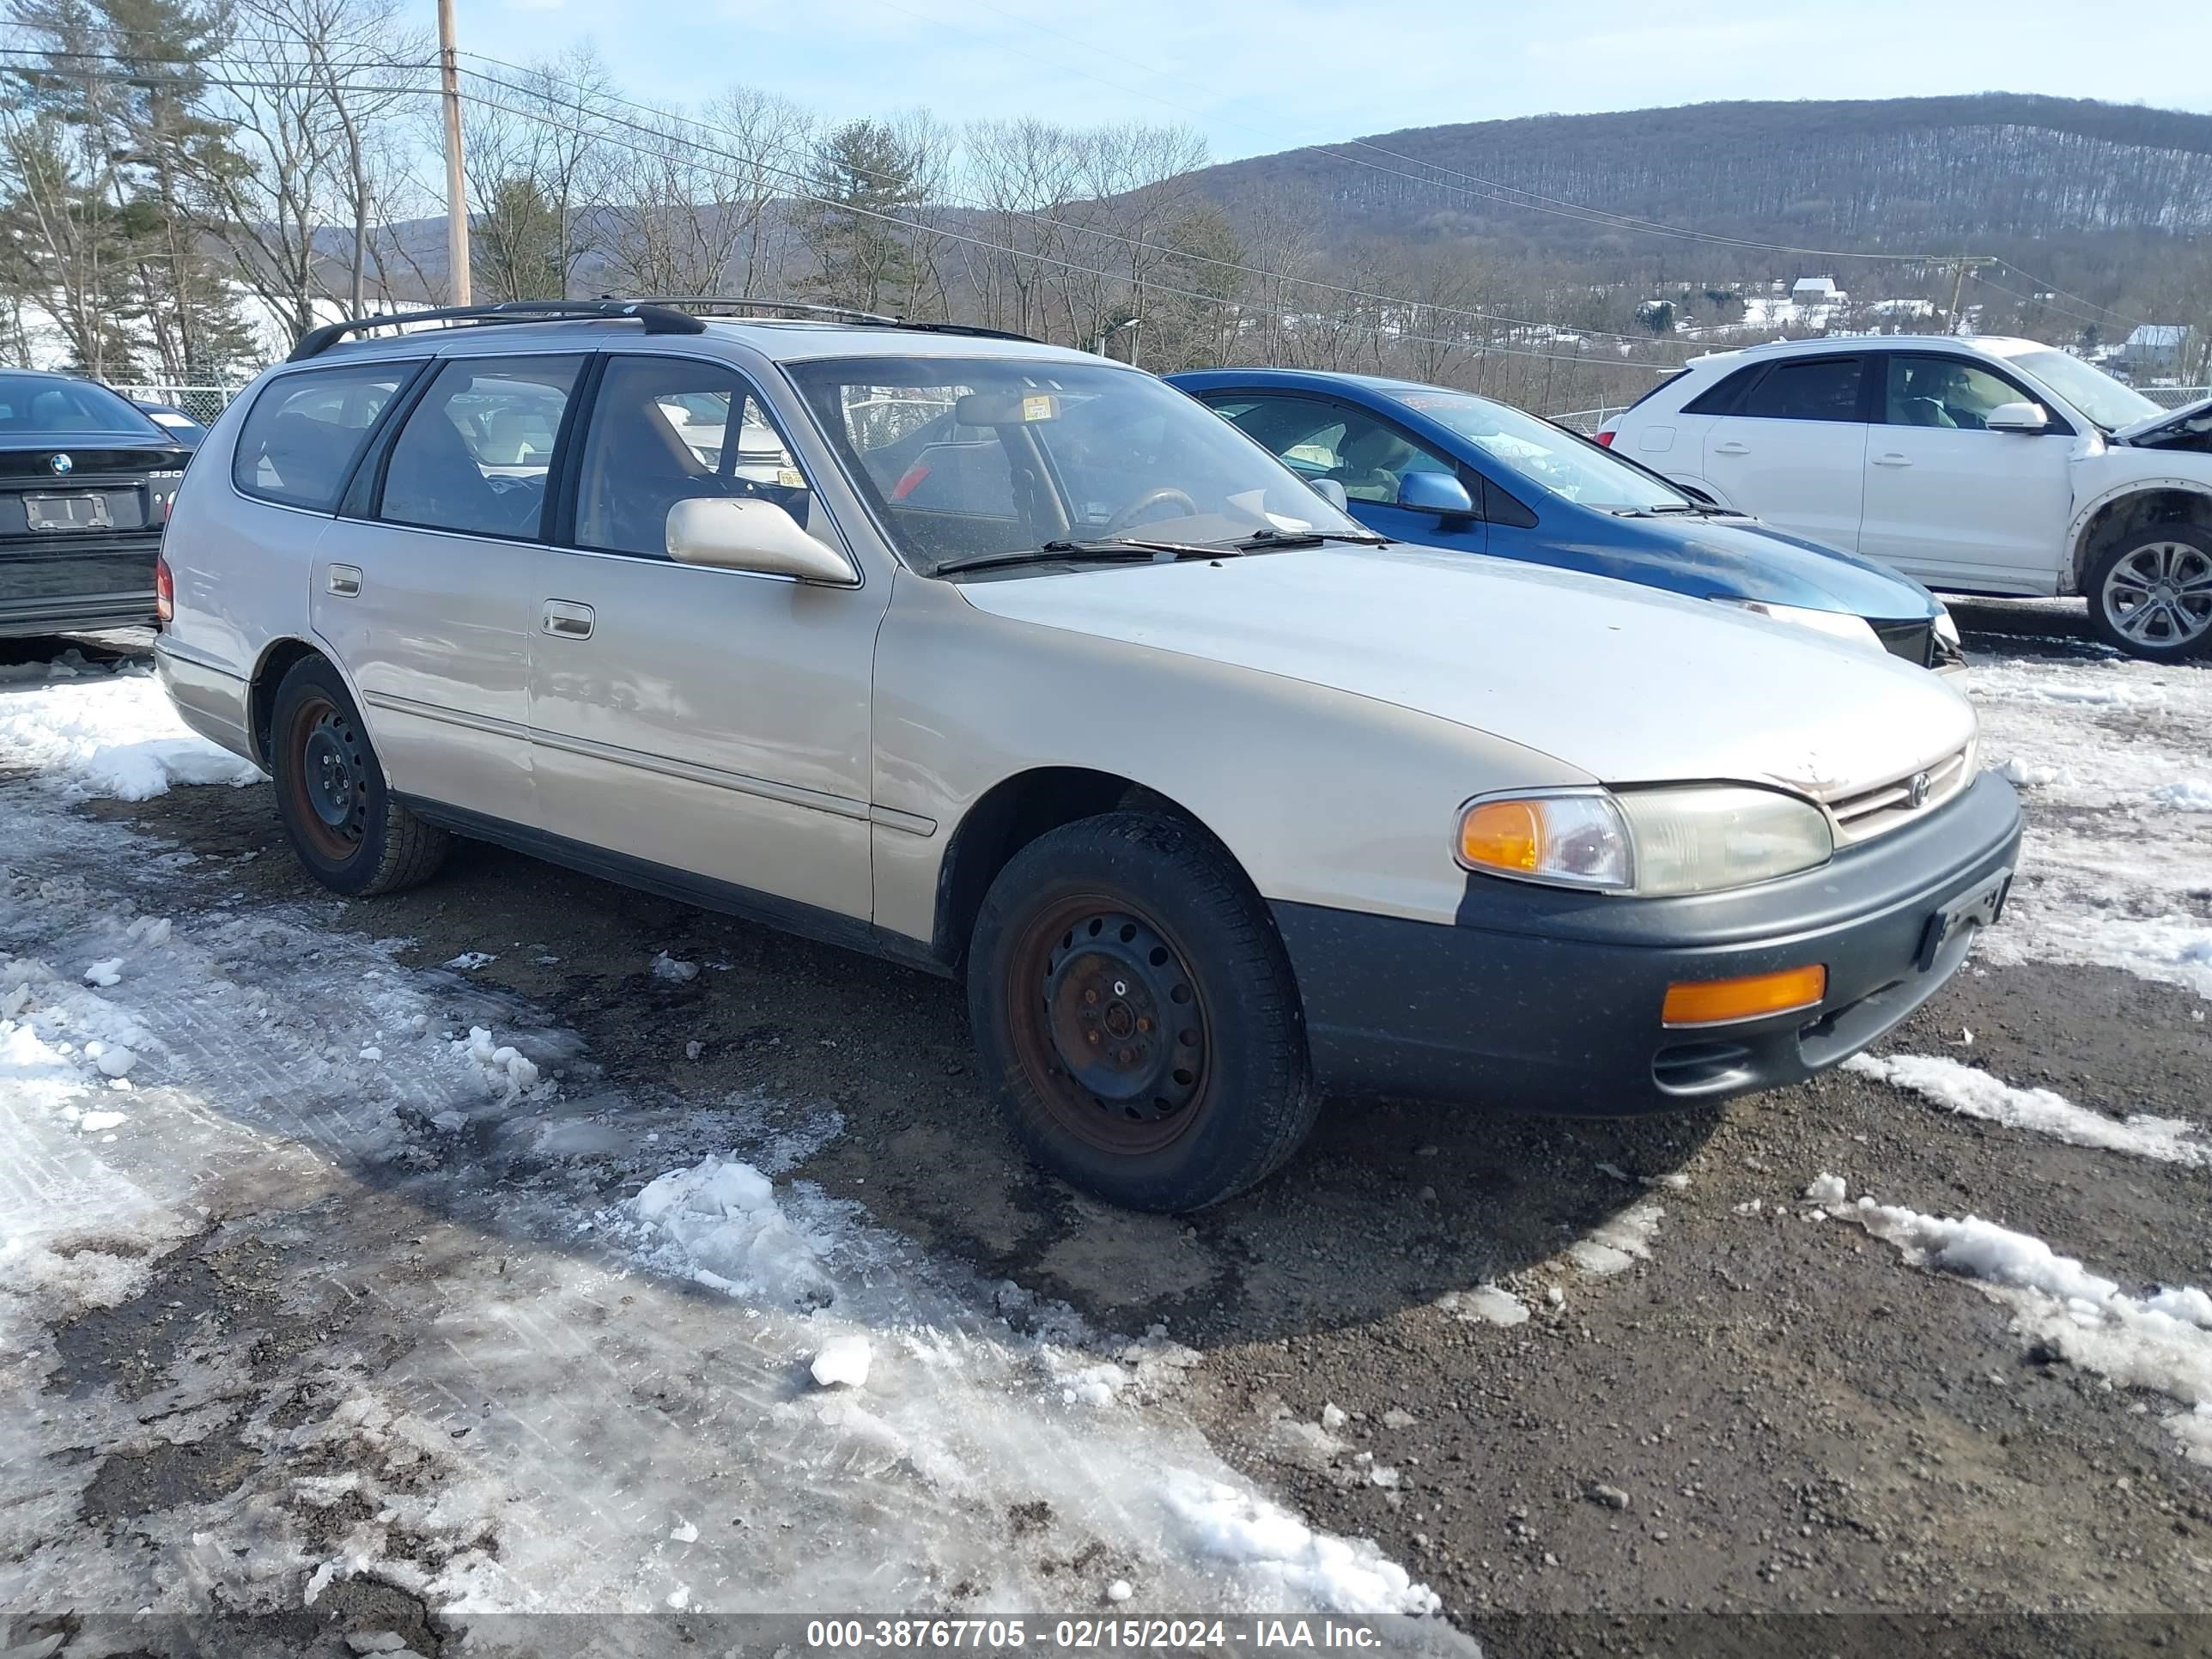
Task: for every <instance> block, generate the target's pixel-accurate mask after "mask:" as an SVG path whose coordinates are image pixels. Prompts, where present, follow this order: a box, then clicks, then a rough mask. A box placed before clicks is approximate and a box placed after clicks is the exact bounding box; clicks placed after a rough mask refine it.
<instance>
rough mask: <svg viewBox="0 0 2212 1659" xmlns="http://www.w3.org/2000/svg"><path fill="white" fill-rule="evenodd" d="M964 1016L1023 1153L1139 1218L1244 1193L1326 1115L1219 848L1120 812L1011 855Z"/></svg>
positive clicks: (1274, 946)
mask: <svg viewBox="0 0 2212 1659" xmlns="http://www.w3.org/2000/svg"><path fill="white" fill-rule="evenodd" d="M968 1007H969V1021H970V1024H972V1026H973V1027H974V1030H975V1046H976V1048H977V1051H978V1052H979V1054H981V1058H982V1064H983V1073H984V1075H985V1077H987V1078H988V1079H991V1080H992V1081H993V1083H994V1085H995V1086H996V1088H997V1089H998V1091H999V1094H1000V1099H1001V1101H1002V1103H1004V1105H1005V1107H1006V1112H1007V1115H1008V1116H1009V1118H1010V1119H1011V1120H1012V1125H1013V1128H1014V1133H1016V1134H1017V1135H1018V1137H1019V1138H1020V1139H1021V1141H1022V1143H1023V1145H1024V1146H1025V1147H1026V1148H1027V1149H1028V1151H1029V1152H1030V1156H1031V1157H1033V1158H1036V1161H1037V1162H1038V1163H1039V1164H1042V1165H1043V1166H1044V1167H1045V1168H1046V1169H1048V1170H1051V1171H1052V1172H1053V1173H1054V1175H1057V1176H1061V1177H1062V1178H1064V1179H1065V1180H1066V1181H1069V1182H1073V1184H1074V1185H1076V1186H1077V1187H1079V1188H1082V1189H1083V1190H1085V1192H1088V1193H1092V1194H1096V1195H1097V1196H1098V1197H1100V1198H1103V1199H1105V1200H1108V1201H1109V1203H1114V1204H1119V1205H1122V1206H1126V1207H1127V1208H1129V1209H1133V1210H1153V1211H1166V1212H1178V1211H1188V1210H1200V1209H1204V1208H1205V1207H1206V1206H1208V1205H1210V1204H1218V1203H1219V1202H1221V1201H1222V1200H1224V1199H1226V1198H1231V1197H1233V1196H1234V1195H1236V1194H1238V1193H1241V1192H1243V1190H1244V1189H1245V1188H1248V1187H1250V1186H1252V1185H1253V1184H1255V1182H1259V1181H1261V1180H1262V1179H1264V1178H1265V1177H1266V1176H1268V1175H1269V1174H1271V1173H1272V1172H1273V1170H1275V1169H1277V1168H1278V1167H1279V1165H1280V1164H1282V1163H1283V1162H1284V1160H1285V1159H1286V1158H1289V1157H1290V1156H1291V1153H1292V1152H1296V1151H1297V1148H1298V1146H1300V1144H1301V1143H1303V1142H1304V1139H1305V1138H1306V1136H1307V1135H1308V1133H1310V1132H1311V1130H1312V1128H1313V1125H1314V1119H1315V1116H1316V1114H1317V1113H1318V1111H1319V1109H1320V1096H1319V1094H1318V1093H1317V1092H1316V1090H1315V1088H1314V1085H1313V1076H1312V1067H1311V1064H1310V1060H1309V1059H1308V1056H1307V1051H1306V1036H1305V1021H1304V1014H1303V1012H1302V1011H1301V1009H1300V1006H1299V1002H1298V994H1297V982H1296V981H1295V980H1294V979H1293V977H1292V975H1291V964H1290V959H1289V957H1287V956H1285V953H1284V951H1283V945H1282V940H1281V939H1279V937H1277V935H1276V933H1275V929H1274V926H1273V923H1272V922H1271V921H1269V920H1268V917H1267V911H1266V909H1265V908H1264V907H1263V906H1262V905H1261V902H1260V898H1259V896H1258V895H1257V894H1256V893H1255V892H1254V891H1253V890H1252V888H1251V885H1250V884H1249V882H1248V881H1247V880H1246V879H1245V878H1244V875H1243V872H1242V871H1240V870H1238V869H1237V866H1236V865H1235V864H1234V863H1233V862H1231V860H1230V858H1229V856H1228V855H1227V854H1225V852H1224V851H1223V850H1222V849H1221V848H1219V847H1218V845H1217V844H1216V843H1215V842H1212V840H1211V839H1210V838H1208V837H1207V836H1206V835H1205V834H1204V833H1203V832H1201V831H1200V830H1199V829H1196V828H1195V827H1194V826H1192V825H1189V824H1187V823H1182V822H1180V821H1179V820H1177V819H1175V818H1171V817H1158V816H1154V815H1152V814H1150V813H1145V812H1111V813H1108V814H1105V815H1104V816H1103V817H1094V818H1085V819H1083V820H1081V821H1080V822H1079V823H1071V824H1066V825H1064V826H1062V827H1061V828H1060V829H1054V830H1051V831H1049V832H1048V833H1047V834H1045V835H1043V836H1039V837H1038V838H1037V839H1036V841H1033V842H1030V844H1029V845H1028V846H1026V847H1024V848H1022V850H1021V851H1020V852H1018V853H1017V854H1015V855H1014V857H1013V858H1012V860H1009V861H1008V863H1007V865H1006V868H1005V869H1004V870H1002V871H1000V872H999V876H998V879H997V880H995V881H994V882H993V883H992V884H991V890H990V891H989V892H988V893H987V895H986V896H985V897H984V900H983V905H982V909H981V913H980V914H979V915H977V917H976V919H975V933H974V935H973V939H972V942H971V944H970V945H969V961H968ZM1079 1036H1080V1042H1079ZM1083 1043H1088V1044H1090V1045H1091V1046H1090V1047H1088V1048H1085V1047H1083V1046H1082V1044H1083ZM1071 1054H1078V1055H1079V1056H1080V1057H1079V1060H1077V1061H1075V1062H1074V1063H1073V1065H1071V1063H1070V1060H1069V1056H1070V1055H1071Z"/></svg>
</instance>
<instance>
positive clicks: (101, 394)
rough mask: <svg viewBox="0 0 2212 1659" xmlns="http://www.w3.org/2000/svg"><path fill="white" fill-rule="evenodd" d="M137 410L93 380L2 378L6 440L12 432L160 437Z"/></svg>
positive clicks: (1, 424)
mask: <svg viewBox="0 0 2212 1659" xmlns="http://www.w3.org/2000/svg"><path fill="white" fill-rule="evenodd" d="M158 430H159V428H155V426H154V424H153V422H150V421H149V420H148V419H147V418H146V417H145V416H143V415H142V414H140V413H139V412H138V410H137V408H136V407H134V406H133V405H132V404H130V403H127V402H126V401H125V400H124V399H123V398H120V397H118V396H117V395H116V394H115V393H114V392H110V391H109V390H108V389H107V388H106V386H95V385H94V384H93V383H92V382H91V381H90V380H47V379H46V378H45V377H44V376H43V375H37V374H0V436H4V435H7V434H9V433H27V434H45V433H56V434H60V433H71V432H117V433H121V432H127V433H129V434H131V435H132V436H133V437H143V436H144V435H146V434H147V433H149V432H157V431H158Z"/></svg>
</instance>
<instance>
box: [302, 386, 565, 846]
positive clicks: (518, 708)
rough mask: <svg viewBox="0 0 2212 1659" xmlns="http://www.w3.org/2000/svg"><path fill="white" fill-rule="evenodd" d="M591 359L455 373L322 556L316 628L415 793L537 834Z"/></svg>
mask: <svg viewBox="0 0 2212 1659" xmlns="http://www.w3.org/2000/svg"><path fill="white" fill-rule="evenodd" d="M585 362H586V357H585V356H581V355H579V354H577V353H574V352H573V351H571V352H568V353H558V352H545V353H536V354H530V353H517V354H514V355H513V356H499V357H456V358H450V359H447V361H446V362H443V363H442V364H441V365H440V366H439V368H438V369H437V371H436V373H435V374H434V375H432V376H430V377H428V384H427V385H426V386H424V387H423V388H422V392H421V394H420V396H419V397H418V398H416V401H415V403H414V404H413V405H412V407H410V408H409V409H407V410H404V412H402V413H401V415H400V416H399V418H398V422H397V424H396V428H395V429H394V430H393V431H392V433H391V434H390V435H389V436H388V437H387V438H386V441H384V442H383V443H382V444H381V445H380V451H379V453H378V455H377V456H376V457H375V458H374V460H373V461H372V463H371V464H370V465H365V466H363V467H362V469H361V471H360V472H359V473H358V474H356V477H355V478H354V480H353V483H352V485H351V486H350V488H349V489H348V492H347V496H346V502H345V507H344V509H343V511H342V513H341V514H340V516H339V518H338V520H337V522H336V523H335V524H333V525H332V526H331V528H330V530H329V532H327V533H326V534H325V536H324V537H323V538H322V540H321V542H320V543H319V544H318V546H317V548H316V550H315V556H314V558H313V566H312V569H313V575H312V581H313V588H312V590H311V592H310V595H309V602H310V605H311V609H312V614H313V620H314V627H315V631H316V632H317V633H318V634H319V635H320V636H321V637H322V638H323V640H324V641H325V642H326V643H327V644H328V645H329V646H330V647H331V649H332V650H333V651H334V652H335V653H337V659H338V660H339V661H340V662H341V663H342V664H343V665H344V667H345V669H346V671H347V672H348V673H349V675H350V676H351V678H352V679H353V682H354V685H355V688H356V691H357V692H358V694H359V696H360V697H361V700H362V705H363V707H362V714H363V716H364V717H365V718H366V719H367V720H368V726H369V730H370V732H371V734H372V736H373V737H374V740H375V743H376V749H377V754H378V756H379V757H380V759H381V760H382V761H383V763H384V768H385V771H386V774H387V775H389V776H390V778H391V780H392V787H393V789H395V790H396V791H398V793H402V794H408V795H416V796H419V797H422V798H423V799H428V800H432V801H436V802H439V803H441V805H446V806H448V807H457V808H459V809H460V810H461V811H463V812H465V813H473V814H477V815H479V816H481V817H486V818H490V819H495V820H498V821H500V822H501V823H514V824H523V825H532V824H534V823H536V822H537V808H536V804H535V797H534V791H533V789H532V781H531V775H530V745H529V740H528V737H527V730H526V721H527V719H528V714H529V708H528V701H529V677H530V650H531V644H532V637H533V629H535V627H536V625H537V620H538V608H539V607H538V599H539V598H540V597H541V596H539V595H538V593H537V592H536V591H535V590H536V588H537V586H538V573H539V570H540V568H541V564H542V559H543V555H544V546H543V541H542V537H543V534H544V522H545V500H546V481H547V479H548V477H550V472H551V468H552V461H553V454H554V451H555V448H556V444H557V441H558V439H559V435H560V434H561V430H562V422H563V420H564V417H565V416H566V413H567V409H568V401H569V397H570V394H571V392H573V390H574V386H575V384H576V381H577V379H578V376H579V375H580V373H581V370H582V368H583V365H584V363H585Z"/></svg>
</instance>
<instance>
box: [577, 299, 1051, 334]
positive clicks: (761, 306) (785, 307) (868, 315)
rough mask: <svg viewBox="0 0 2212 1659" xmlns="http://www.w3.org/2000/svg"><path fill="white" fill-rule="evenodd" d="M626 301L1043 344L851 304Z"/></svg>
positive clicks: (1000, 331) (972, 325)
mask: <svg viewBox="0 0 2212 1659" xmlns="http://www.w3.org/2000/svg"><path fill="white" fill-rule="evenodd" d="M600 297H601V298H602V299H605V300H610V301H612V300H616V299H618V298H620V297H621V296H619V295H612V294H607V295H601V296H600ZM624 303H626V304H629V305H640V306H665V307H669V308H670V309H671V310H673V309H677V308H694V307H708V306H712V307H716V308H717V309H720V310H725V311H770V312H795V313H798V314H799V317H800V318H801V319H814V318H819V319H822V320H823V321H824V322H837V323H865V324H866V325H869V326H871V327H873V328H911V329H916V330H919V331H922V332H925V333H930V334H964V335H968V336H970V337H974V338H975V339H979V340H1020V341H1022V342H1024V343H1026V344H1029V345H1042V343H1043V342H1042V341H1041V340H1038V339H1036V338H1035V337H1033V336H1030V335H1027V334H1016V333H1012V332H1011V331H1008V330H1006V329H1003V328H985V327H983V326H982V325H981V324H977V323H931V322H920V321H916V320H915V319H910V318H906V317H886V316H884V314H883V313H880V312H875V311H861V310H859V309H857V308H855V307H851V306H824V305H814V304H811V303H807V302H804V301H798V300H757V299H749V298H746V297H744V296H742V295H720V294H694V295H665V294H656V295H653V296H651V297H650V298H647V299H633V300H629V301H624Z"/></svg>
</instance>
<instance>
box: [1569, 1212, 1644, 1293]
mask: <svg viewBox="0 0 2212 1659" xmlns="http://www.w3.org/2000/svg"><path fill="white" fill-rule="evenodd" d="M1666 1213H1667V1212H1666V1211H1664V1210H1663V1209H1662V1208H1661V1207H1660V1206H1658V1205H1657V1204H1656V1203H1654V1202H1653V1201H1652V1200H1650V1199H1648V1198H1647V1199H1644V1200H1639V1201H1638V1202H1637V1203H1634V1204H1632V1205H1630V1206H1628V1207H1627V1208H1626V1209H1625V1210H1623V1211H1622V1212H1620V1214H1619V1215H1617V1216H1614V1217H1613V1218H1611V1219H1610V1220H1607V1222H1605V1223H1604V1224H1603V1225H1600V1226H1598V1227H1595V1228H1593V1229H1592V1230H1591V1231H1590V1232H1589V1234H1588V1236H1586V1237H1582V1238H1578V1239H1577V1240H1576V1241H1575V1242H1574V1243H1571V1244H1570V1245H1568V1246H1567V1260H1568V1261H1571V1262H1573V1263H1574V1264H1575V1266H1576V1267H1579V1268H1581V1269H1582V1270H1583V1272H1584V1273H1589V1275H1591V1276H1592V1277H1593V1278H1597V1279H1603V1278H1605V1277H1607V1276H1608V1275H1610V1274H1613V1273H1621V1272H1624V1271H1626V1269H1627V1268H1629V1267H1633V1266H1635V1264H1636V1263H1638V1262H1639V1261H1646V1260H1648V1259H1649V1258H1650V1255H1651V1240H1652V1238H1653V1237H1654V1236H1655V1235H1656V1234H1657V1232H1658V1231H1659V1220H1660V1218H1661V1217H1662V1216H1663V1215H1665V1214H1666Z"/></svg>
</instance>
